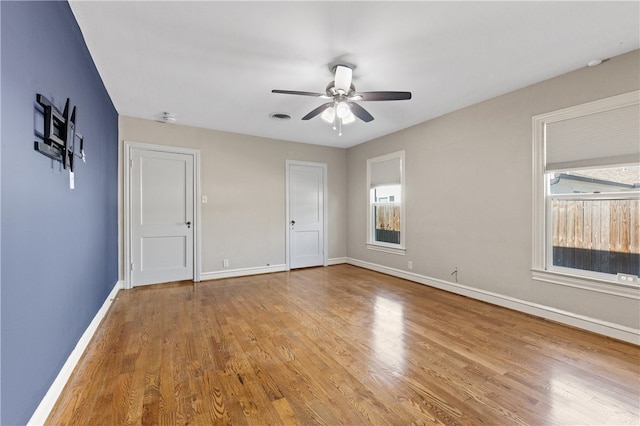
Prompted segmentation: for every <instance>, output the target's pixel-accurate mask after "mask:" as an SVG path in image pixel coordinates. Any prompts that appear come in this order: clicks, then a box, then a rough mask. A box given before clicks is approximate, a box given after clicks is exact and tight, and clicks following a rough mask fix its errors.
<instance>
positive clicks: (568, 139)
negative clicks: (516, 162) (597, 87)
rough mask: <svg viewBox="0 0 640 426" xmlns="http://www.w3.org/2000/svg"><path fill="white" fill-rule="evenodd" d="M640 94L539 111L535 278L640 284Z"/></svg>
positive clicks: (536, 129)
mask: <svg viewBox="0 0 640 426" xmlns="http://www.w3.org/2000/svg"><path fill="white" fill-rule="evenodd" d="M639 99H640V92H638V91H636V92H632V93H628V94H625V95H620V96H615V97H612V98H607V99H603V100H600V101H596V102H592V103H589V104H584V105H579V106H576V107H572V108H567V109H565V110H561V111H556V112H552V113H549V114H544V115H540V116H536V117H534V118H533V126H534V127H533V130H534V138H533V143H534V185H533V187H534V214H533V218H534V228H533V270H534V278H535V279H541V280H545V281H551V282H556V283H560V284H568V285H578V286H583V285H581V284H585V283H616V284H621V285H623V286H625V285H626V286H627V287H637V286H638V285H639V283H638V276H639V275H640V121H639V120H638V117H639V116H640V108H639V104H640V102H639ZM586 286H587V287H589V286H590V284H586ZM591 288H595V287H591Z"/></svg>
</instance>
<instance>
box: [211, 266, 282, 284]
mask: <svg viewBox="0 0 640 426" xmlns="http://www.w3.org/2000/svg"><path fill="white" fill-rule="evenodd" d="M285 268H286V265H269V266H258V267H253V268H240V269H226V270H224V271H214V272H201V273H200V280H201V281H206V280H215V279H219V278H233V277H243V276H246V275H258V274H270V273H272V272H282V271H284V270H285Z"/></svg>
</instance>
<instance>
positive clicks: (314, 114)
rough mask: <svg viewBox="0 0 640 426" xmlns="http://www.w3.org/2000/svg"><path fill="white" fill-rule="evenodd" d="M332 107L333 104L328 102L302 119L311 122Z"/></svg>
mask: <svg viewBox="0 0 640 426" xmlns="http://www.w3.org/2000/svg"><path fill="white" fill-rule="evenodd" d="M332 105H333V102H327V103H326V104H323V105H320V106H319V107H318V108H316V109H314V110H313V111H311V112H310V113H309V114H307V115H305V116H304V117H302V119H303V120H309V119H311V118H313V117H315V116H316V115H318V114H321V113H323V112H324V110H325V109H327V108H329V107H330V106H332Z"/></svg>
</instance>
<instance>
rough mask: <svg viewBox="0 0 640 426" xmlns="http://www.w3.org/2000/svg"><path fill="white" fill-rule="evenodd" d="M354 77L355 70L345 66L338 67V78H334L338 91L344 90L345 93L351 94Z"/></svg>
mask: <svg viewBox="0 0 640 426" xmlns="http://www.w3.org/2000/svg"><path fill="white" fill-rule="evenodd" d="M352 76H353V70H352V69H351V68H349V67H345V66H344V65H338V66H336V76H335V78H334V86H335V88H336V90H342V91H343V92H344V93H349V88H350V87H351V78H352Z"/></svg>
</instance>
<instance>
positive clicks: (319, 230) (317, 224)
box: [289, 164, 325, 269]
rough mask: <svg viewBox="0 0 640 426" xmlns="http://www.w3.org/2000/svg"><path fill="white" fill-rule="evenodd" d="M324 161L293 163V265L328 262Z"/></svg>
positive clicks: (290, 230)
mask: <svg viewBox="0 0 640 426" xmlns="http://www.w3.org/2000/svg"><path fill="white" fill-rule="evenodd" d="M324 171H325V169H324V167H323V165H317V166H316V165H297V164H289V218H290V222H289V266H290V268H292V269H293V268H304V267H309V266H320V265H323V264H324V258H325V256H324V187H325V172H324Z"/></svg>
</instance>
